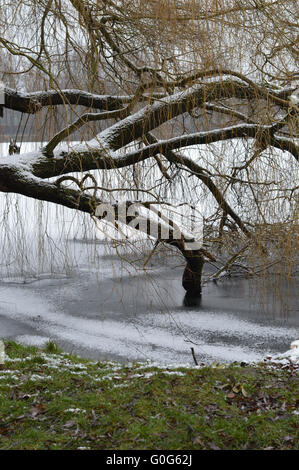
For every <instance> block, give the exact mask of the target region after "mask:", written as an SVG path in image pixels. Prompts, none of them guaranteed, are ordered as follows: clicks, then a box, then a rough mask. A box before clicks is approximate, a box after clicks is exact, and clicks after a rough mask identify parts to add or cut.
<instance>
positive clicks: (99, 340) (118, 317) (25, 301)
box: [0, 240, 299, 364]
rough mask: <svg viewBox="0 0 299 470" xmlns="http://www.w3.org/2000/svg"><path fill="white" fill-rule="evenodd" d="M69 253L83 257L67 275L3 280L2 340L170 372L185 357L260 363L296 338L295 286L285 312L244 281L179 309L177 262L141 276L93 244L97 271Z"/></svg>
mask: <svg viewBox="0 0 299 470" xmlns="http://www.w3.org/2000/svg"><path fill="white" fill-rule="evenodd" d="M69 243H70V245H73V248H74V249H75V251H76V252H77V260H78V259H80V253H81V262H80V261H79V262H78V265H77V267H76V268H74V269H73V271H72V273H71V274H70V275H68V276H64V275H57V274H50V273H49V274H48V275H47V274H43V275H41V276H40V278H39V279H36V278H34V277H32V278H30V277H27V278H26V280H25V278H23V279H22V278H21V277H15V278H13V277H8V278H3V279H2V281H1V282H0V331H1V336H2V337H4V338H11V339H16V340H18V341H21V342H23V343H25V344H37V345H39V344H42V343H43V342H44V341H46V340H47V339H51V340H53V341H55V342H56V343H57V344H58V345H59V346H61V347H62V348H63V349H65V350H67V351H70V352H76V353H79V354H80V355H82V356H85V357H92V358H97V359H113V360H120V361H126V360H130V361H131V360H142V361H143V360H150V361H156V362H159V363H176V364H182V363H184V364H186V363H187V364H192V363H193V359H192V356H191V350H190V348H191V347H194V350H195V352H196V355H197V358H198V360H199V361H203V362H205V361H207V362H211V361H213V360H217V361H219V362H231V361H235V360H256V359H261V358H263V357H264V356H265V355H267V354H276V353H278V352H283V351H285V350H286V349H288V347H289V344H290V343H291V341H293V340H294V339H296V338H297V337H298V329H299V328H298V327H299V316H298V311H297V310H296V291H295V286H293V288H292V287H291V286H289V289H288V308H287V311H286V308H285V306H284V305H283V304H282V303H281V302H279V300H277V299H276V300H275V299H273V298H272V299H271V296H270V298H268V297H264V298H262V297H260V296H259V295H258V293H257V290H256V285H255V284H254V282H253V281H251V282H249V281H247V280H234V281H225V282H219V283H218V284H217V285H216V284H214V283H210V284H207V285H206V286H205V287H204V289H203V296H202V299H201V300H200V299H191V301H190V299H189V301H187V302H186V299H185V300H184V296H185V292H184V290H183V288H182V287H181V275H182V271H183V266H176V262H175V261H176V260H173V261H172V263H171V264H172V265H171V266H167V265H165V264H164V265H163V264H162V265H159V257H157V259H154V260H153V266H152V267H150V268H149V269H148V271H147V272H145V271H144V270H143V269H140V270H136V269H134V268H133V267H132V266H131V265H130V264H128V263H127V262H125V261H122V260H121V258H119V256H118V255H115V254H113V252H111V250H110V249H109V247H108V248H107V246H106V245H105V244H102V243H99V244H97V245H94V249H95V251H96V252H97V255H98V258H97V259H98V260H100V263H99V265H97V266H96V265H95V264H93V263H92V262H89V263H88V264H86V259H85V254H86V250H88V249H90V246H91V244H90V243H84V242H82V241H81V242H80V241H78V240H77V241H76V242H74V241H73V242H69ZM24 281H25V282H24ZM273 288H275V287H273ZM187 300H188V299H187ZM262 300H263V303H262V304H261V301H262Z"/></svg>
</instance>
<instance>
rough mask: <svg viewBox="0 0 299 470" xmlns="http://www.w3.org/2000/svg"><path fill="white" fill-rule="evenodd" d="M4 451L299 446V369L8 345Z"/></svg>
mask: <svg viewBox="0 0 299 470" xmlns="http://www.w3.org/2000/svg"><path fill="white" fill-rule="evenodd" d="M6 355H7V356H8V357H7V359H6V361H5V364H3V365H0V449H77V448H89V449H151V450H157V449H172V450H174V449H218V448H219V449H265V448H273V449H299V373H298V370H297V371H296V370H294V368H293V367H285V368H282V367H276V368H273V367H271V365H270V364H261V365H259V366H252V365H250V366H249V365H244V364H242V365H232V366H229V367H225V368H223V366H219V365H218V366H217V365H216V364H214V365H213V366H210V367H202V368H194V369H186V368H185V369H184V368H168V369H166V368H165V369H161V368H157V367H152V366H150V365H148V364H131V365H129V366H121V365H119V364H116V363H107V362H106V363H100V362H92V361H86V360H83V359H79V358H76V357H73V356H70V355H67V354H63V353H60V352H59V351H57V350H56V348H55V345H53V344H51V343H50V344H48V345H47V347H46V348H45V349H44V350H40V349H37V348H32V347H23V346H20V345H17V344H15V343H11V342H7V343H6Z"/></svg>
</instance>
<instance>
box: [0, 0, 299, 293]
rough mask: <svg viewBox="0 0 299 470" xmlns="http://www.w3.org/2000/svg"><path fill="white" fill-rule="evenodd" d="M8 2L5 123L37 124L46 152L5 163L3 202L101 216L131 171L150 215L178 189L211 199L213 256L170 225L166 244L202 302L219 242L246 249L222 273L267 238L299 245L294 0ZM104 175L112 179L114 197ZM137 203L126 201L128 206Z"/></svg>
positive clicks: (2, 28) (1, 42)
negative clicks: (289, 237)
mask: <svg viewBox="0 0 299 470" xmlns="http://www.w3.org/2000/svg"><path fill="white" fill-rule="evenodd" d="M1 3H2V6H1V19H0V46H1V49H0V51H1V55H0V60H1V69H2V70H1V73H2V81H3V82H4V83H5V89H4V104H3V107H4V113H5V109H6V108H9V109H11V110H14V111H17V112H19V113H22V114H25V115H33V116H35V119H36V122H37V123H38V124H39V129H43V133H42V132H41V133H40V136H39V137H40V140H43V137H44V136H46V140H47V141H46V142H44V144H43V146H42V148H41V149H40V151H38V152H35V153H30V154H23V153H22V152H21V153H20V155H18V156H17V157H14V158H13V159H11V158H10V157H7V158H2V159H1V161H0V190H1V191H2V192H14V193H18V194H22V195H25V196H28V197H31V198H35V199H39V200H43V201H50V202H52V203H55V204H60V205H63V206H66V207H68V208H72V209H75V210H77V211H83V212H86V213H89V214H91V216H92V217H98V218H100V217H101V216H103V214H100V215H99V213H97V211H96V210H97V207H98V206H99V205H100V204H101V203H103V202H105V194H106V195H108V194H109V195H111V193H112V194H113V191H115V192H116V193H117V194H119V192H121V191H122V184H123V181H122V180H121V179H122V178H124V176H123V175H124V173H121V172H119V170H120V169H123V168H127V169H128V171H130V170H132V171H131V173H130V175H131V176H132V178H131V180H130V185H129V189H128V184H127V183H128V181H126V184H125V185H123V186H126V191H127V196H128V194H129V195H132V194H133V195H134V194H136V192H137V194H138V196H139V198H140V199H141V205H143V206H144V207H145V208H148V207H149V206H150V204H151V203H157V202H160V203H163V201H164V199H163V198H165V197H166V196H165V195H169V194H171V193H172V190H173V188H176V190H177V188H178V187H179V188H180V198H181V199H182V202H183V203H184V202H186V203H189V204H191V205H192V204H193V203H195V202H196V203H198V201H203V200H205V199H206V198H208V199H209V201H210V205H209V207H208V209H207V211H206V213H205V215H204V217H205V225H206V227H208V226H211V227H212V231H210V232H205V233H206V237H207V238H206V240H205V241H206V244H207V246H206V247H205V248H204V247H201V248H199V249H193V250H190V248H189V245H188V242H190V241H192V240H193V239H192V236H189V235H185V234H184V233H183V231H182V232H181V236H180V238H175V237H174V224H173V223H172V221H171V220H169V219H168V221H167V223H168V226H169V237H168V239H163V241H164V242H166V244H168V245H171V246H174V247H175V248H177V249H178V250H179V251H180V252H181V253H182V254H183V255H184V257H185V259H186V268H185V272H184V276H183V285H184V287H185V289H186V290H187V291H190V292H197V293H198V292H200V283H201V272H202V266H203V263H204V261H205V260H206V259H207V258H209V259H210V260H211V259H212V260H215V257H216V258H217V250H216V248H215V247H218V246H219V243H221V240H222V239H223V237H225V236H226V237H227V236H229V237H230V238H231V239H232V238H233V237H235V234H237V235H238V242H240V243H241V244H239V245H238V249H237V250H236V252H235V253H233V254H232V256H231V257H230V258H229V259H228V260H227V261H226V263H225V264H224V265H223V266H218V267H219V268H220V269H219V270H218V273H216V274H217V275H219V274H220V273H221V272H223V271H224V270H226V269H227V268H228V266H229V265H231V264H233V263H234V262H235V261H236V260H237V259H238V258H239V257H240V256H241V255H242V254H244V252H245V251H246V250H248V249H249V247H250V246H253V245H255V246H256V245H259V244H260V243H259V239H258V234H259V233H260V232H261V227H262V228H263V229H264V233H266V234H267V236H269V227H273V226H275V227H276V228H277V227H278V225H279V227H280V228H281V227H282V229H283V230H285V231H289V230H291V232H288V233H292V234H293V229H294V226H295V227H296V222H295V220H296V219H295V216H296V208H295V203H296V182H295V181H294V176H295V175H296V173H294V172H295V171H297V170H296V165H297V163H298V155H299V152H298V150H299V149H298V140H297V137H298V98H297V95H296V80H297V79H298V71H297V69H296V64H297V59H298V50H297V44H298V24H297V23H296V22H295V18H296V17H297V18H298V4H297V2H296V1H291V0H276V1H272V0H268V1H267V0H230V1H223V0H209V1H207V2H201V1H199V0H182V1H174V0H149V1H147V2H143V1H140V0H129V1H128V0H116V1H112V0H105V1H104V0H103V1H101V0H87V1H85V0H26V1H15V0H12V1H10V2H5V5H4V2H1ZM79 138H80V140H81V143H80V144H72V140H73V141H75V140H78V139H79ZM63 142H68V145H67V146H64V147H63V149H62V147H61V143H63ZM220 143H221V145H220ZM190 148H192V149H193V151H192V153H190V154H188V152H187V150H186V149H190ZM194 149H195V150H194ZM145 165H147V166H146V175H148V174H149V173H150V172H151V173H152V175H153V176H152V178H148V177H146V176H145V172H144V168H145ZM107 171H110V172H112V173H114V174H115V175H116V177H115V178H114V179H112V180H111V181H112V183H113V184H112V185H111V186H110V187H109V188H106V193H105V188H103V187H102V186H101V172H107ZM153 180H154V181H155V183H156V185H154V186H153V184H152V183H153ZM113 185H114V186H113ZM134 191H135V192H134ZM184 198H185V199H186V200H184ZM109 200H111V198H110V199H109ZM135 202H136V197H132V199H131V200H128V198H127V201H126V205H127V208H129V207H130V205H131V204H134V203H135ZM114 208H115V211H116V212H115V213H116V214H117V211H118V205H117V203H116V201H115V203H114ZM158 216H159V218H160V220H161V226H162V221H163V222H164V223H165V220H166V218H165V217H163V213H161V212H159V211H158ZM131 220H132V217H130V216H128V217H127V219H126V220H125V223H130V221H131ZM159 223H160V222H159ZM141 225H142V224H140V225H137V226H136V227H135V228H136V230H138V229H139V230H144V226H143V228H142V227H141ZM159 227H160V225H159ZM159 230H160V231H159ZM159 230H158V233H157V243H159V242H160V241H162V239H161V238H162V237H161V236H160V235H161V229H160V228H159ZM145 231H146V230H145ZM234 240H236V238H234ZM263 243H264V240H263ZM263 243H262V244H263ZM207 247H208V249H207ZM263 250H265V251H266V250H267V248H265V247H264V245H263Z"/></svg>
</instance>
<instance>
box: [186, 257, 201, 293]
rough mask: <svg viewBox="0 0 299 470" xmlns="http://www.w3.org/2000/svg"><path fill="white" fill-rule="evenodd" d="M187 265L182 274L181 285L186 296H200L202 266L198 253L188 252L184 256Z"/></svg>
mask: <svg viewBox="0 0 299 470" xmlns="http://www.w3.org/2000/svg"><path fill="white" fill-rule="evenodd" d="M185 258H186V261H187V264H186V267H185V271H184V274H183V280H182V285H183V287H184V289H185V290H186V291H187V293H188V294H190V295H194V296H199V295H201V274H202V268H203V264H204V258H203V255H202V254H201V253H200V251H194V252H189V253H188V255H185Z"/></svg>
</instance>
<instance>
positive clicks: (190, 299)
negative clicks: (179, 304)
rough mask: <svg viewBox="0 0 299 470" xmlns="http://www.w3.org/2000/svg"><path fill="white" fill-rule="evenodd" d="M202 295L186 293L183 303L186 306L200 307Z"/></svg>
mask: <svg viewBox="0 0 299 470" xmlns="http://www.w3.org/2000/svg"><path fill="white" fill-rule="evenodd" d="M201 297H202V295H201V294H199V295H193V294H188V293H187V294H185V297H184V300H183V305H184V306H185V307H200V305H201Z"/></svg>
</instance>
